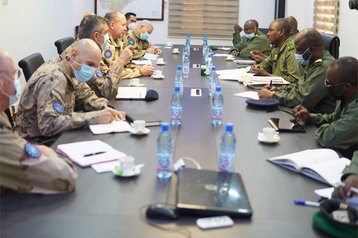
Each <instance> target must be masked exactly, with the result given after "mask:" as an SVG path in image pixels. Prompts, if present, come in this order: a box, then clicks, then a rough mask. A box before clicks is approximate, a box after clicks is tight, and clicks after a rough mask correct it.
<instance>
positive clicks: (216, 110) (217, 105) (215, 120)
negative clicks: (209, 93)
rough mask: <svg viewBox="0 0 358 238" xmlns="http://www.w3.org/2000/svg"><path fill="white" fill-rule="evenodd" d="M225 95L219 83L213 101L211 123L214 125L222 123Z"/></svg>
mask: <svg viewBox="0 0 358 238" xmlns="http://www.w3.org/2000/svg"><path fill="white" fill-rule="evenodd" d="M223 105H224V100H223V95H222V93H221V87H220V86H219V85H217V86H216V90H215V93H214V95H213V101H212V117H211V118H212V120H211V124H213V125H215V126H216V125H221V124H222V120H223Z"/></svg>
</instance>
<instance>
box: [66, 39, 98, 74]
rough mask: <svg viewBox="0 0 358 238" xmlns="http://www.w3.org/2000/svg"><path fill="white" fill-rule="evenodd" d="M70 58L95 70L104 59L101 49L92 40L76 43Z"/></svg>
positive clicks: (82, 40)
mask: <svg viewBox="0 0 358 238" xmlns="http://www.w3.org/2000/svg"><path fill="white" fill-rule="evenodd" d="M69 56H70V58H71V59H74V60H75V61H76V62H77V63H79V64H86V65H88V66H92V67H95V68H98V67H99V64H100V62H101V59H102V55H101V50H100V48H98V46H97V44H96V43H95V42H94V41H93V40H91V39H81V40H78V41H76V42H75V43H74V46H73V49H72V50H71V52H70V54H69Z"/></svg>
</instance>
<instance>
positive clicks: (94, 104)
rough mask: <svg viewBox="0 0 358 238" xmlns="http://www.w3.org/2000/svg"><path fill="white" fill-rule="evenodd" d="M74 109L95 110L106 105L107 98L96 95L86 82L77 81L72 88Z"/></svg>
mask: <svg viewBox="0 0 358 238" xmlns="http://www.w3.org/2000/svg"><path fill="white" fill-rule="evenodd" d="M74 95H75V106H76V107H75V110H76V111H85V112H90V111H97V110H101V109H103V108H104V107H106V106H107V104H108V100H107V99H106V98H103V97H98V96H97V95H96V93H95V91H94V90H92V89H91V88H90V87H89V85H88V84H87V83H78V84H77V85H76V86H75V88H74Z"/></svg>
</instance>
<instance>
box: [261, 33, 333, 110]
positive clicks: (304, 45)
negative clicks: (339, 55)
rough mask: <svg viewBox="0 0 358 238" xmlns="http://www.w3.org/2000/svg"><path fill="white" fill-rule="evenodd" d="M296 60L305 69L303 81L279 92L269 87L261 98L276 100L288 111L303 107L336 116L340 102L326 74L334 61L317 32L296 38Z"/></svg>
mask: <svg viewBox="0 0 358 238" xmlns="http://www.w3.org/2000/svg"><path fill="white" fill-rule="evenodd" d="M294 42H295V46H296V53H297V54H296V59H297V60H298V61H299V63H300V64H301V65H302V67H303V69H304V74H303V78H302V79H301V80H300V81H299V82H298V83H294V84H290V85H287V86H284V87H281V88H279V89H278V90H276V88H275V87H270V86H266V87H263V88H262V89H261V90H260V91H259V96H260V98H264V99H265V98H266V99H270V98H274V99H277V100H279V102H280V104H281V105H283V106H286V107H294V106H297V105H303V106H304V107H306V108H307V109H308V111H310V112H318V113H332V112H333V111H334V107H335V105H336V100H334V98H333V97H332V96H330V95H329V94H328V90H327V88H326V87H325V86H324V81H325V79H326V71H327V68H328V66H329V65H330V64H331V63H332V62H333V61H334V58H333V57H332V56H331V55H330V54H329V52H328V51H326V50H324V48H323V41H322V37H321V34H320V33H319V32H318V31H317V30H315V29H305V30H303V31H301V32H299V33H298V34H297V35H296V37H295V41H294Z"/></svg>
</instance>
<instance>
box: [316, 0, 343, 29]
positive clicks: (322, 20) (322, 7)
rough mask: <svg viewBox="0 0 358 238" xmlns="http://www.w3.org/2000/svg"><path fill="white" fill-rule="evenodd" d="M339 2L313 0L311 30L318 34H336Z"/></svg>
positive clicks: (334, 0) (333, 0)
mask: <svg viewBox="0 0 358 238" xmlns="http://www.w3.org/2000/svg"><path fill="white" fill-rule="evenodd" d="M338 16H339V0H315V1H314V9H313V28H315V29H316V30H318V31H319V32H324V33H329V34H334V35H337V34H338V20H339V18H338Z"/></svg>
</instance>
